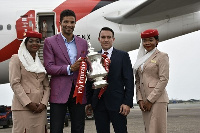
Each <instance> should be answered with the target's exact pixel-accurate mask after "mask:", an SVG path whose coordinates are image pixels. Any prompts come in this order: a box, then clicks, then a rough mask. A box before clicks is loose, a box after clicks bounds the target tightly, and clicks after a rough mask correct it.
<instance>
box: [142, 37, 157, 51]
mask: <svg viewBox="0 0 200 133" xmlns="http://www.w3.org/2000/svg"><path fill="white" fill-rule="evenodd" d="M142 44H143V46H144V48H145V49H146V50H147V51H148V52H150V51H151V50H153V49H154V48H155V47H156V46H157V44H158V41H157V40H156V39H155V38H154V37H149V38H143V39H142Z"/></svg>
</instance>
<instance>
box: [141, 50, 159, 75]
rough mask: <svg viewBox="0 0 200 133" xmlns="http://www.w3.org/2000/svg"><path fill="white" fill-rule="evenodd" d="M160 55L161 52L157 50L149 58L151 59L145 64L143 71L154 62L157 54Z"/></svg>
mask: <svg viewBox="0 0 200 133" xmlns="http://www.w3.org/2000/svg"><path fill="white" fill-rule="evenodd" d="M158 53H159V50H158V49H156V51H155V52H154V53H153V54H152V55H151V56H150V57H149V59H148V60H147V61H146V62H145V63H144V67H143V71H144V70H145V68H146V66H147V65H148V64H149V63H150V62H151V60H153V59H154V58H155V57H156V56H157V54H158Z"/></svg>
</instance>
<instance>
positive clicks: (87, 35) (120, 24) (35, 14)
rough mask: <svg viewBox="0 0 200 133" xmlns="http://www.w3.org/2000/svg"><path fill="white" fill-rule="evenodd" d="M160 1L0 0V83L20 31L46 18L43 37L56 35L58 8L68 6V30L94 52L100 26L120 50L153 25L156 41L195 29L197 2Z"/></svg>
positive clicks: (199, 19) (198, 21) (197, 24)
mask: <svg viewBox="0 0 200 133" xmlns="http://www.w3.org/2000/svg"><path fill="white" fill-rule="evenodd" d="M165 1H166V0H119V1H115V0H113V1H112V0H108V1H106V0H34V1H32V0H26V1H24V0H15V1H14V0H1V4H0V9H1V12H0V17H1V19H0V84H3V83H8V82H9V80H8V76H9V72H8V64H9V59H10V57H11V56H12V54H16V53H17V50H18V47H19V45H20V43H21V40H22V39H23V33H24V32H26V31H29V30H35V31H39V32H40V31H41V24H42V21H43V20H46V22H47V24H48V32H47V35H48V36H52V35H55V34H58V33H59V32H60V25H59V21H60V12H61V11H62V10H64V9H71V10H73V11H74V12H75V13H76V17H77V22H76V27H75V30H74V34H75V35H78V36H80V37H82V38H84V39H86V40H87V41H89V42H90V43H91V44H92V47H94V48H95V51H98V50H100V49H101V45H100V43H99V42H98V36H99V31H100V29H101V28H102V27H110V28H112V29H113V30H114V32H115V42H114V44H113V45H114V47H115V48H117V49H120V50H124V51H130V50H134V49H137V48H138V47H139V43H140V33H141V32H142V31H144V30H146V29H150V28H151V29H154V28H156V29H158V31H159V37H160V41H164V40H167V39H170V38H174V37H177V36H180V35H184V34H187V33H190V32H193V31H197V30H199V29H200V12H199V10H200V8H199V7H200V2H198V0H190V1H189V2H188V0H173V2H171V3H169V2H168V3H167V2H165ZM162 3H165V4H162ZM179 3H182V4H179ZM176 4H177V5H176ZM190 8H192V9H191V10H190Z"/></svg>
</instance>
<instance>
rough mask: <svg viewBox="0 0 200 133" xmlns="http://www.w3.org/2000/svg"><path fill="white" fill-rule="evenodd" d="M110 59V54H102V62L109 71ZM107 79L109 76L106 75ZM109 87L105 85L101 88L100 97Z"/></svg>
mask: <svg viewBox="0 0 200 133" xmlns="http://www.w3.org/2000/svg"><path fill="white" fill-rule="evenodd" d="M110 62H111V61H110V59H109V58H108V56H107V55H106V54H103V55H102V64H103V67H104V68H105V70H106V71H107V72H109V67H110ZM105 79H106V80H107V76H106V77H105ZM106 89H107V86H104V87H102V88H101V90H100V92H99V95H98V98H99V99H100V98H101V96H102V95H103V93H104V92H105V91H106Z"/></svg>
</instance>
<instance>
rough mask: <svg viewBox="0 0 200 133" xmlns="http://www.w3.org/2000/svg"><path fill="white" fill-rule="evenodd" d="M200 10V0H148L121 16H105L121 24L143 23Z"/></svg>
mask: <svg viewBox="0 0 200 133" xmlns="http://www.w3.org/2000/svg"><path fill="white" fill-rule="evenodd" d="M197 11H200V0H146V1H144V2H143V3H141V4H140V5H138V6H137V7H134V8H133V9H131V10H129V11H128V12H126V13H124V14H122V15H121V16H112V17H111V16H105V19H107V20H109V21H112V22H115V23H119V24H127V25H133V24H141V23H147V22H154V21H159V20H163V19H170V18H172V17H177V16H180V15H185V14H189V13H192V12H197Z"/></svg>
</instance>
